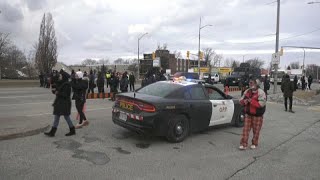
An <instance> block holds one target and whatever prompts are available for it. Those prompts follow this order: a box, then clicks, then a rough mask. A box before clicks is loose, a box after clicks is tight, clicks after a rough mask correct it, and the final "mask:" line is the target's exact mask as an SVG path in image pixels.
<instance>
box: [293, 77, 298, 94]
mask: <svg viewBox="0 0 320 180" xmlns="http://www.w3.org/2000/svg"><path fill="white" fill-rule="evenodd" d="M293 86H294V91H296V90H297V89H298V76H297V75H295V76H294V79H293Z"/></svg>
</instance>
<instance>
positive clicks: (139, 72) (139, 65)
mask: <svg viewBox="0 0 320 180" xmlns="http://www.w3.org/2000/svg"><path fill="white" fill-rule="evenodd" d="M147 34H148V33H144V34H143V35H141V36H140V37H139V38H138V79H140V59H139V55H140V39H142V38H143V36H145V35H147Z"/></svg>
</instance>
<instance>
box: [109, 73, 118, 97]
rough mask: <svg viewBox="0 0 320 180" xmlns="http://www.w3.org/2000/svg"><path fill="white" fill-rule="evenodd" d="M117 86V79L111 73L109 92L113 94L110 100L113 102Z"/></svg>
mask: <svg viewBox="0 0 320 180" xmlns="http://www.w3.org/2000/svg"><path fill="white" fill-rule="evenodd" d="M118 86H119V78H118V77H117V76H116V74H115V73H112V75H111V79H110V92H111V93H113V95H112V98H111V100H112V101H114V100H115V97H116V94H117V93H118Z"/></svg>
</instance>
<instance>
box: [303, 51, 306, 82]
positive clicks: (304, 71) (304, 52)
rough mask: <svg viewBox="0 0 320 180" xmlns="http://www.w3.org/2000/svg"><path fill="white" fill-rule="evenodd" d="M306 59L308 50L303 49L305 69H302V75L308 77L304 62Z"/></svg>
mask: <svg viewBox="0 0 320 180" xmlns="http://www.w3.org/2000/svg"><path fill="white" fill-rule="evenodd" d="M305 59H306V50H305V49H304V48H303V62H302V66H303V69H302V74H303V76H306V70H305V68H304V61H305Z"/></svg>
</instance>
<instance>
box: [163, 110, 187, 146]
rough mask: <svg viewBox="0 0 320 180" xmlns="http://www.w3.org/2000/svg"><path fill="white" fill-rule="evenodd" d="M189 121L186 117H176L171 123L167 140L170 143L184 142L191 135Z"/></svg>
mask: <svg viewBox="0 0 320 180" xmlns="http://www.w3.org/2000/svg"><path fill="white" fill-rule="evenodd" d="M189 130H190V125H189V120H188V118H187V117H186V116H184V115H178V116H175V117H174V118H173V119H172V120H171V121H170V123H169V128H168V132H167V136H166V138H167V140H168V141H169V142H173V143H178V142H182V141H183V140H184V139H185V138H186V137H187V136H188V135H189Z"/></svg>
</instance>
